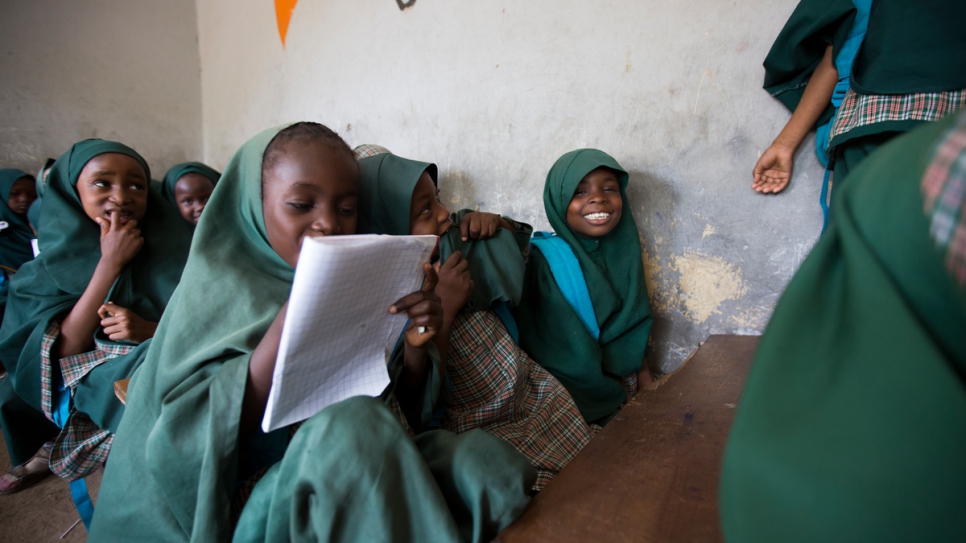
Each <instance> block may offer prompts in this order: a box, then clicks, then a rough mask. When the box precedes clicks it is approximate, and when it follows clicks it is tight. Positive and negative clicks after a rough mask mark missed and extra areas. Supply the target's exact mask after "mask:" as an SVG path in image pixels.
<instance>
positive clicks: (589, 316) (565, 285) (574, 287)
mask: <svg viewBox="0 0 966 543" xmlns="http://www.w3.org/2000/svg"><path fill="white" fill-rule="evenodd" d="M530 241H531V243H533V245H534V246H535V247H536V248H538V249H540V253H542V254H543V257H544V258H546V259H547V264H549V265H550V272H551V273H553V279H554V281H556V282H557V287H558V288H559V289H560V292H561V294H563V297H564V299H565V300H567V303H568V304H570V307H571V308H573V310H574V312H575V313H577V317H578V318H580V321H581V322H582V323H584V327H585V328H587V331H588V332H590V335H592V336H594V339H599V338H600V326H598V325H597V314H596V313H595V312H594V303H593V302H592V301H591V299H590V291H589V290H588V289H587V280H586V279H585V278H584V272H583V270H581V269H580V262H578V261H577V255H575V254H574V250H573V249H571V248H570V245H568V244H567V242H566V241H564V240H563V239H561V238H559V237H557V236H555V235H554V234H552V233H550V232H534V233H533V238H531V240H530Z"/></svg>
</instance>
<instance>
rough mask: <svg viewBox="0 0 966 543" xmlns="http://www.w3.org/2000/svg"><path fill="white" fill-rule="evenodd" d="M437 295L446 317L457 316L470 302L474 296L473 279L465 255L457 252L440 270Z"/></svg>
mask: <svg viewBox="0 0 966 543" xmlns="http://www.w3.org/2000/svg"><path fill="white" fill-rule="evenodd" d="M436 294H438V295H439V298H440V301H441V303H442V304H443V310H444V312H445V313H444V315H446V316H448V317H452V316H455V315H456V314H457V313H459V311H460V309H463V306H464V305H466V302H468V301H469V299H470V295H471V294H473V278H472V277H470V265H469V262H467V261H466V259H465V258H463V253H461V252H459V251H456V252H454V253H453V254H451V255H450V256H449V258H447V259H446V262H445V263H443V265H442V266H440V268H439V284H438V285H437V286H436Z"/></svg>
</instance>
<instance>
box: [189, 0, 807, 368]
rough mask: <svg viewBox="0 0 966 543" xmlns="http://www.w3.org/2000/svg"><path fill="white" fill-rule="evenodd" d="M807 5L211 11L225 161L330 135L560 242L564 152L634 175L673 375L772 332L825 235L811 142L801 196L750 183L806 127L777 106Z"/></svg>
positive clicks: (205, 80) (521, 1)
mask: <svg viewBox="0 0 966 543" xmlns="http://www.w3.org/2000/svg"><path fill="white" fill-rule="evenodd" d="M795 4H796V2H795V0H745V1H744V2H722V1H720V0H697V1H693V2H673V3H668V2H658V1H656V0H625V1H617V0H601V1H592V2H587V1H581V2H578V1H572V0H502V1H500V0H490V1H479V2H469V1H466V0H463V1H458V0H418V1H417V2H416V4H415V6H414V7H412V8H410V9H408V10H406V11H400V10H399V9H398V8H397V6H396V3H395V2H393V1H392V0H325V1H323V0H301V1H300V2H299V3H298V5H297V7H296V8H295V11H294V14H293V17H292V22H291V26H290V29H289V32H288V39H287V48H286V49H283V48H282V45H281V43H280V40H279V37H278V33H277V28H276V23H275V17H274V11H273V6H272V2H265V1H257V0H198V24H199V36H200V52H201V65H202V103H203V108H202V109H203V111H204V141H205V156H206V158H207V159H208V160H209V161H210V162H212V163H213V164H214V165H216V166H224V165H225V163H226V162H227V161H228V159H229V158H230V156H231V154H232V153H233V152H234V150H235V149H236V148H237V147H238V146H239V145H240V144H241V143H243V142H244V141H245V140H246V139H247V138H248V137H250V136H251V135H253V134H255V133H256V132H257V131H259V130H261V129H264V128H266V127H268V126H270V125H274V124H279V123H282V122H288V121H295V120H315V121H320V122H323V123H325V124H327V125H329V126H330V127H332V128H334V129H335V130H337V131H338V132H340V134H342V135H343V137H345V138H346V139H347V140H348V141H349V143H350V144H352V145H355V144H359V143H378V144H382V145H385V146H387V147H389V148H390V149H391V150H393V151H394V152H396V153H397V154H400V155H403V156H408V157H412V158H418V159H422V160H431V161H435V162H437V163H438V164H439V166H440V169H441V175H442V180H441V184H440V185H441V187H442V192H443V195H444V197H445V199H446V201H447V203H448V204H449V205H450V206H451V207H452V208H453V209H456V208H460V207H473V206H479V207H480V208H482V209H485V210H489V211H495V212H501V213H506V214H508V215H512V216H514V217H517V218H519V219H521V220H524V221H528V222H530V223H532V224H534V225H535V226H537V227H538V228H546V227H547V222H546V219H545V216H544V211H543V205H542V199H541V195H542V188H543V182H544V179H545V176H546V173H547V171H548V169H549V168H550V166H551V165H552V164H553V162H554V160H555V159H556V158H557V157H558V156H560V155H561V154H562V153H564V152H566V151H569V150H571V149H575V148H578V147H584V146H591V147H599V148H601V149H604V150H606V151H607V152H609V153H611V154H612V155H614V156H615V157H616V158H617V159H618V161H620V162H621V164H623V165H624V166H625V167H626V168H627V169H628V170H629V171H631V172H632V175H631V185H632V188H631V190H630V198H631V199H632V204H633V208H634V211H635V213H634V215H635V218H636V219H637V223H638V226H639V227H640V228H641V234H642V240H643V243H644V248H645V250H646V253H647V257H646V261H647V269H648V272H649V273H648V275H649V279H650V281H649V283H650V288H651V294H652V304H653V306H654V308H655V310H656V311H657V314H658V320H657V323H656V325H655V333H654V339H655V343H654V349H653V352H654V357H653V359H654V364H653V365H654V366H655V367H657V368H660V369H663V370H670V369H673V368H674V367H676V366H677V365H678V364H680V362H681V361H682V360H683V359H684V357H685V356H686V355H687V353H688V352H690V351H691V350H692V349H694V348H695V347H696V346H697V344H698V342H699V341H701V340H703V339H704V338H705V337H706V336H707V335H708V334H709V333H715V332H724V333H736V332H737V333H756V332H758V331H761V330H762V329H763V327H764V325H765V323H766V321H767V318H768V316H769V315H770V312H771V309H772V307H773V305H774V303H775V301H776V300H777V298H778V295H779V293H780V292H781V290H782V289H783V288H784V286H785V284H786V282H787V281H788V279H789V278H790V276H791V274H792V273H793V271H794V270H795V269H796V268H797V266H798V264H799V263H800V261H801V259H802V258H803V257H804V255H805V254H806V253H807V251H808V249H809V248H810V247H811V244H812V243H813V242H814V240H815V239H816V238H817V236H818V233H819V230H820V228H821V211H820V210H819V207H818V202H817V200H818V192H819V182H820V180H821V171H820V169H819V167H818V165H817V162H816V160H815V159H814V156H813V155H812V154H811V150H810V149H809V148H808V146H809V145H811V142H810V141H809V142H806V146H804V147H803V150H802V151H801V152H800V153H799V157H798V159H799V160H798V164H799V167H798V170H797V172H796V176H795V178H794V180H793V184H792V185H791V189H790V190H789V191H786V193H785V194H783V195H780V196H777V197H765V196H759V195H756V194H755V193H754V192H753V191H752V190H751V189H750V184H751V176H750V172H751V170H752V167H753V166H754V163H755V161H756V160H757V157H758V156H759V153H760V152H761V151H763V150H764V149H765V148H766V147H767V146H768V144H769V143H770V142H771V140H772V139H773V138H774V137H775V135H777V133H778V131H779V130H780V128H781V127H782V126H783V124H784V123H785V121H786V120H787V118H788V113H787V112H786V111H785V110H784V108H783V107H782V106H781V105H780V104H778V103H777V102H776V101H775V100H773V99H772V98H770V97H769V96H768V94H767V93H766V92H765V91H763V90H761V81H762V77H763V69H762V67H761V63H762V60H763V59H764V57H765V54H766V53H767V51H768V49H769V47H770V46H771V43H772V41H773V40H774V38H775V36H776V35H777V34H778V32H779V30H780V29H781V27H782V25H783V24H784V22H785V20H786V19H787V17H788V15H789V14H790V13H791V11H792V10H793V9H794V7H795Z"/></svg>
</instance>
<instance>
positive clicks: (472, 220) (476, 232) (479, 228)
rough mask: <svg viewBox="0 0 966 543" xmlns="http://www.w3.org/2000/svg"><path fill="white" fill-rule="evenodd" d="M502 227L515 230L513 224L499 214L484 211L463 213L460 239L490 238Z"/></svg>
mask: <svg viewBox="0 0 966 543" xmlns="http://www.w3.org/2000/svg"><path fill="white" fill-rule="evenodd" d="M500 228H506V229H507V230H513V226H511V225H510V223H508V222H507V221H506V220H504V219H503V217H500V216H499V215H494V214H493V213H485V212H483V211H473V212H472V213H467V214H466V215H463V218H462V219H460V239H462V240H463V241H466V240H469V239H490V238H492V237H493V236H495V235H496V231H497V230H499V229H500Z"/></svg>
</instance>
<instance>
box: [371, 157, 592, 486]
mask: <svg viewBox="0 0 966 543" xmlns="http://www.w3.org/2000/svg"><path fill="white" fill-rule="evenodd" d="M370 147H371V146H370ZM358 153H359V149H357V154H358ZM359 164H360V167H361V169H362V190H361V194H362V203H363V207H362V216H361V218H360V228H361V229H362V230H363V231H366V232H372V233H376V234H391V235H406V234H414V235H415V234H431V235H438V236H440V244H439V262H438V264H437V265H438V266H439V281H440V282H439V286H438V287H437V291H438V292H439V295H440V298H441V300H442V304H443V315H444V319H443V327H442V328H441V329H440V332H439V333H437V335H436V337H435V338H434V341H435V343H436V345H437V346H438V347H439V350H440V353H441V355H442V356H444V361H445V372H446V386H445V387H444V394H443V397H444V405H445V410H444V411H443V412H442V418H441V421H440V423H441V426H442V428H444V429H447V430H451V431H453V432H456V433H462V432H466V431H468V430H472V429H482V430H484V431H486V432H489V433H491V434H493V435H495V436H497V437H499V438H501V439H503V440H505V441H506V442H508V443H510V444H511V445H513V446H514V447H515V448H516V449H517V450H519V451H520V452H521V453H523V454H524V455H526V457H527V458H529V459H530V462H531V463H532V464H533V466H534V467H536V468H537V470H538V475H539V478H538V480H537V483H536V485H535V487H534V489H535V490H540V489H541V488H543V486H544V485H546V483H547V482H549V481H550V479H552V478H553V476H554V475H555V474H556V473H557V472H558V471H560V470H561V469H562V468H563V467H564V466H565V465H566V464H567V463H568V462H569V461H570V460H571V459H572V458H573V457H574V455H576V454H577V453H578V452H579V451H580V450H581V449H582V448H583V447H584V445H586V444H587V443H588V442H589V441H590V437H591V431H590V428H589V427H588V426H587V424H585V423H584V421H583V419H582V418H581V416H580V412H579V411H578V410H577V407H576V405H574V402H573V400H572V399H571V398H570V395H569V394H568V393H567V391H566V390H565V389H564V388H563V386H561V384H560V383H559V382H558V381H557V380H556V379H554V378H553V376H551V375H550V374H549V373H547V372H546V371H545V370H544V369H543V368H541V367H540V366H538V365H537V364H535V363H534V362H533V361H532V360H530V358H529V357H528V356H527V353H525V352H524V351H523V350H521V349H520V347H518V346H517V343H516V341H515V340H514V338H513V334H514V333H515V332H516V325H515V323H514V321H513V317H512V315H511V314H510V311H509V308H510V307H511V306H513V305H516V304H517V303H518V302H519V300H520V295H521V291H522V288H523V276H524V270H525V263H524V258H525V255H526V253H527V251H528V250H529V234H530V231H531V228H530V227H529V226H528V225H525V224H521V223H517V222H515V221H511V220H509V219H506V218H503V217H499V216H497V215H494V214H492V213H481V212H473V211H469V210H463V211H460V212H459V213H454V214H450V212H449V210H448V209H446V207H445V206H443V205H442V203H441V202H440V200H439V196H438V190H437V188H436V187H437V170H436V165H434V164H429V163H426V162H418V161H415V160H409V159H405V158H402V157H399V156H396V155H393V154H389V153H382V154H375V155H373V156H370V157H368V158H362V159H361V160H360V161H359Z"/></svg>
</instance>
